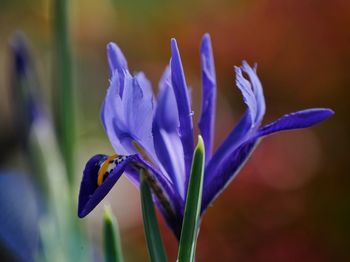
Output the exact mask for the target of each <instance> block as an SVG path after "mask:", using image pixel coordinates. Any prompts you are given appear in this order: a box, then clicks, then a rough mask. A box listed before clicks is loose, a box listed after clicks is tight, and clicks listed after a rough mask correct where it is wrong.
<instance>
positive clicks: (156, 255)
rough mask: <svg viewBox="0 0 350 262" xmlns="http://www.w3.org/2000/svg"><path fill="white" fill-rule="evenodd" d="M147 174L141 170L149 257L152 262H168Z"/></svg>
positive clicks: (141, 188)
mask: <svg viewBox="0 0 350 262" xmlns="http://www.w3.org/2000/svg"><path fill="white" fill-rule="evenodd" d="M145 172H147V171H144V170H141V185H140V193H141V205H142V217H143V224H144V230H145V236H146V242H147V247H148V255H149V257H150V260H151V261H152V262H158V261H159V262H162V261H167V259H166V255H165V251H164V246H163V242H162V239H161V236H160V231H159V227H158V222H157V217H156V213H155V210H154V205H153V200H152V194H151V190H150V187H149V185H148V182H147V178H146V173H145Z"/></svg>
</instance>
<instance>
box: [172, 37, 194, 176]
mask: <svg viewBox="0 0 350 262" xmlns="http://www.w3.org/2000/svg"><path fill="white" fill-rule="evenodd" d="M170 66H171V81H172V86H173V89H174V94H175V98H176V103H177V109H178V112H179V121H180V127H179V132H180V138H181V142H182V146H183V149H184V159H185V172H186V175H187V176H189V173H190V169H191V162H192V156H193V150H194V140H193V122H192V115H193V114H192V112H191V107H190V101H189V97H188V91H187V84H186V80H185V75H184V72H183V68H182V63H181V58H180V54H179V50H178V48H177V44H176V40H175V39H171V61H170Z"/></svg>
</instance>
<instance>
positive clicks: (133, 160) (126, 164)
mask: <svg viewBox="0 0 350 262" xmlns="http://www.w3.org/2000/svg"><path fill="white" fill-rule="evenodd" d="M107 159H108V157H107V156H106V155H101V154H99V155H95V156H93V157H92V158H91V159H90V160H89V161H88V163H87V164H86V166H85V170H84V173H83V179H82V181H81V184H80V192H79V202H78V216H79V217H81V218H82V217H85V216H86V215H87V214H89V213H90V212H91V211H92V210H93V209H94V208H95V207H96V206H97V205H98V204H99V203H100V202H101V201H102V199H103V198H104V197H105V196H106V195H107V194H108V192H109V191H110V190H111V189H112V187H113V186H114V184H115V183H116V182H117V181H118V179H119V178H120V176H121V175H122V174H123V172H126V174H127V175H129V176H131V178H132V180H133V181H134V182H135V183H139V178H138V170H139V169H140V168H143V169H145V170H147V171H148V173H149V174H150V175H151V176H152V177H153V178H152V179H153V181H154V183H155V184H154V185H152V186H153V188H155V187H158V188H159V190H161V192H162V193H159V192H160V191H159V190H158V192H157V193H158V194H156V197H157V198H158V200H157V201H158V203H159V205H160V207H161V209H162V210H163V212H166V213H167V214H166V216H165V217H166V218H167V219H168V220H169V221H167V222H168V223H169V224H171V225H172V227H174V228H175V225H174V222H172V221H176V222H177V223H178V219H181V214H182V212H181V210H182V203H181V198H180V197H179V195H178V194H177V192H176V191H174V189H173V185H172V183H171V182H170V181H168V180H167V179H166V178H165V177H164V176H162V174H161V173H160V172H159V171H158V170H157V169H156V168H154V167H153V166H152V165H151V164H149V163H148V162H146V161H145V160H143V159H142V158H140V157H139V156H138V155H129V156H124V157H123V158H122V159H123V161H121V162H120V163H118V164H116V166H115V167H114V168H113V170H111V171H110V174H109V175H108V176H107V177H106V178H105V179H104V181H103V183H102V184H101V185H100V186H98V183H97V181H98V173H99V170H100V168H101V166H102V165H103V163H104V161H105V160H107ZM152 186H151V187H152ZM161 195H162V197H159V196H161ZM165 203H167V204H168V205H169V206H166V205H165ZM169 207H170V208H171V210H172V211H171V212H169Z"/></svg>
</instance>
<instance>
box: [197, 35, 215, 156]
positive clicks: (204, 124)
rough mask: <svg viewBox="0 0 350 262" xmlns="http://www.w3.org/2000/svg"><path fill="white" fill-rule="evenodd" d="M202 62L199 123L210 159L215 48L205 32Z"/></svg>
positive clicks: (213, 111)
mask: <svg viewBox="0 0 350 262" xmlns="http://www.w3.org/2000/svg"><path fill="white" fill-rule="evenodd" d="M201 63H202V112H201V117H200V120H199V123H198V126H199V129H200V131H201V134H202V137H203V140H204V144H205V154H206V156H205V159H206V161H207V159H210V157H211V154H212V150H213V138H214V127H215V108H216V76H215V68H214V58H213V50H212V48H211V41H210V36H209V34H205V35H204V36H203V39H202V44H201Z"/></svg>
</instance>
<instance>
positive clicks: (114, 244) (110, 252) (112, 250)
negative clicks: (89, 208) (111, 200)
mask: <svg viewBox="0 0 350 262" xmlns="http://www.w3.org/2000/svg"><path fill="white" fill-rule="evenodd" d="M103 233H104V236H103V239H104V252H105V261H106V262H122V261H124V259H123V253H122V247H121V241H120V235H119V228H118V222H117V220H116V218H115V216H113V213H112V210H111V208H110V207H109V206H107V207H106V208H105V212H104V215H103Z"/></svg>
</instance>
